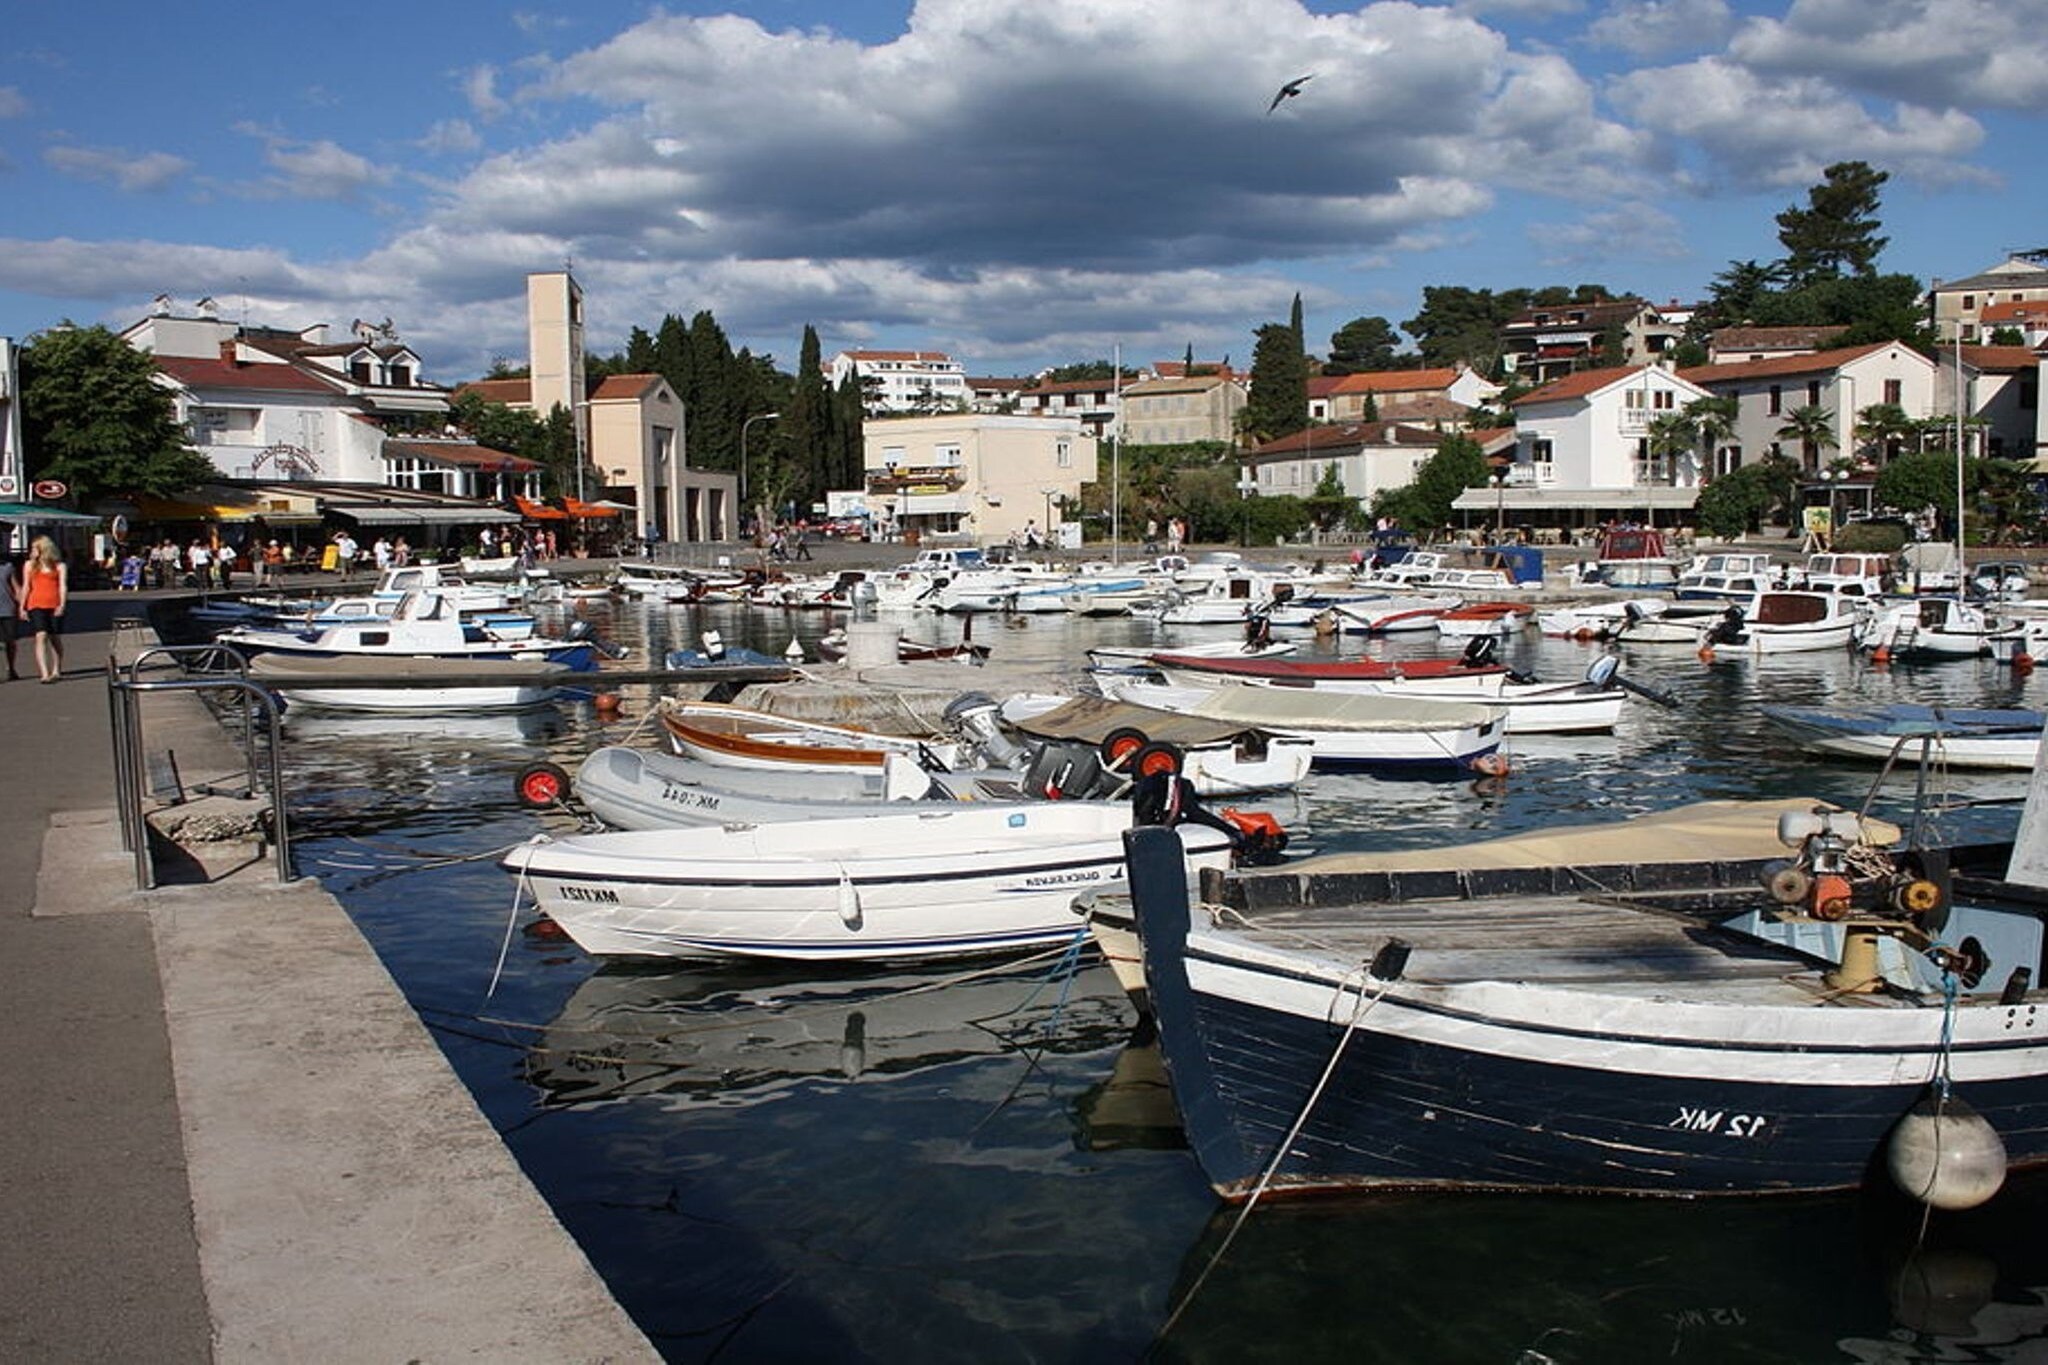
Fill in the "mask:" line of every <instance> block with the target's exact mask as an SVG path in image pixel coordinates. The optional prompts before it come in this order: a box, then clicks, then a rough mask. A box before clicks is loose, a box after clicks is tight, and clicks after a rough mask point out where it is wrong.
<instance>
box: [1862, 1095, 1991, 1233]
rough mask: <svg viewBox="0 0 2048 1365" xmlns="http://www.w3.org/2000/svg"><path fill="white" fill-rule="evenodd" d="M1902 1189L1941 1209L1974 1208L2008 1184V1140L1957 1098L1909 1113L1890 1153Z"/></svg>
mask: <svg viewBox="0 0 2048 1365" xmlns="http://www.w3.org/2000/svg"><path fill="white" fill-rule="evenodd" d="M1885 1165H1886V1167H1887V1168H1888V1169H1889V1170H1890V1171H1891V1176H1892V1179H1893V1180H1894V1181H1895V1182H1896V1183H1897V1184H1898V1187H1899V1188H1900V1189H1902V1190H1904V1191H1905V1192H1906V1193H1907V1194H1910V1195H1912V1196H1913V1197H1914V1198H1915V1199H1917V1200H1919V1201H1920V1202H1921V1203H1923V1204H1928V1205H1931V1206H1933V1207H1934V1208H1937V1209H1974V1208H1976V1207H1977V1206H1978V1205H1979V1204H1982V1203H1983V1202H1984V1201H1985V1200H1987V1199H1989V1198H1991V1196H1992V1195H1994V1194H1997V1193H1998V1189H1999V1186H2001V1185H2003V1184H2004V1183H2005V1142H2004V1141H2003V1140H2002V1139H2001V1138H2000V1137H1999V1136H1998V1130H1997V1129H1996V1128H1993V1127H1992V1126H1991V1125H1990V1124H1989V1123H1988V1122H1986V1121H1985V1119H1984V1116H1983V1115H1981V1114H1979V1113H1978V1112H1977V1111H1976V1110H1975V1109H1972V1108H1971V1107H1970V1106H1969V1105H1968V1104H1967V1103H1965V1102H1964V1101H1962V1100H1960V1099H1957V1098H1956V1097H1955V1096H1953V1095H1951V1096H1950V1097H1949V1098H1948V1099H1946V1100H1940V1099H1937V1098H1935V1097H1934V1096H1933V1095H1932V1094H1928V1095H1923V1096H1921V1097H1920V1101H1919V1103H1917V1104H1915V1105H1914V1106H1913V1107H1912V1108H1911V1109H1909V1110H1907V1111H1906V1115H1905V1117H1904V1118H1902V1119H1900V1120H1899V1125H1898V1127H1896V1128H1894V1129H1892V1139H1891V1142H1890V1144H1889V1145H1888V1146H1887V1148H1886V1149H1885Z"/></svg>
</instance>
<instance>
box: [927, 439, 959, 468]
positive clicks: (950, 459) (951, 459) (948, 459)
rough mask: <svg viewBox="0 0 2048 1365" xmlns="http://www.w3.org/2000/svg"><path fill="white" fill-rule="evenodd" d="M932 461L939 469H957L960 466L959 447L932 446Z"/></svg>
mask: <svg viewBox="0 0 2048 1365" xmlns="http://www.w3.org/2000/svg"><path fill="white" fill-rule="evenodd" d="M932 463H933V464H934V465H937V466H938V467H939V468H940V469H958V468H959V467H960V447H959V446H958V445H941V446H933V447H932Z"/></svg>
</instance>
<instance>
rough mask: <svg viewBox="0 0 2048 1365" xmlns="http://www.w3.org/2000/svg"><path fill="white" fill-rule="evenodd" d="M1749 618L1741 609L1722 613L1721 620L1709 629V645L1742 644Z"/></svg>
mask: <svg viewBox="0 0 2048 1365" xmlns="http://www.w3.org/2000/svg"><path fill="white" fill-rule="evenodd" d="M1747 624H1748V617H1747V616H1745V615H1744V613H1743V610H1742V608H1741V607H1730V608H1728V610H1726V611H1724V612H1722V613H1721V619H1720V620H1718V621H1716V622H1714V624H1713V625H1711V626H1708V627H1707V637H1706V640H1707V643H1708V644H1710V645H1736V644H1741V643H1742V637H1743V634H1744V631H1743V627H1744V626H1745V625H1747Z"/></svg>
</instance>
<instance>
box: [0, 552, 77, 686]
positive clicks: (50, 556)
mask: <svg viewBox="0 0 2048 1365" xmlns="http://www.w3.org/2000/svg"><path fill="white" fill-rule="evenodd" d="M70 605H71V572H70V570H69V569H68V568H66V567H65V564H64V556H63V555H61V554H60V553H58V551H57V545H56V542H54V541H52V540H51V539H50V538H49V537H48V536H37V537H36V538H35V540H34V541H33V542H31V543H30V545H29V548H28V553H27V554H26V555H22V554H18V553H17V554H11V555H9V556H8V557H7V561H6V567H5V570H4V571H0V642H4V643H5V645H6V650H7V680H8V681H9V682H13V681H14V680H16V679H17V678H19V677H20V676H21V673H20V671H19V668H18V660H17V657H16V656H17V654H18V652H19V641H20V637H21V636H22V635H24V634H26V635H28V636H30V637H31V638H32V639H33V641H34V646H33V647H34V650H35V665H36V675H37V676H36V681H38V682H46V683H53V682H55V681H57V679H58V678H59V677H61V676H62V675H63V672H64V611H65V608H67V607H68V606H70Z"/></svg>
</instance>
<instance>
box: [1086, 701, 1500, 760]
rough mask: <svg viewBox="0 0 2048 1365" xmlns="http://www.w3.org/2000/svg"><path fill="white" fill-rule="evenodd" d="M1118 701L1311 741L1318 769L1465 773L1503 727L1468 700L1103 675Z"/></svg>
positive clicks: (1492, 713)
mask: <svg viewBox="0 0 2048 1365" xmlns="http://www.w3.org/2000/svg"><path fill="white" fill-rule="evenodd" d="M1101 685H1102V687H1103V690H1104V691H1105V692H1110V693H1112V694H1113V695H1114V697H1115V698H1116V699H1117V700H1119V701H1125V702H1129V703H1131V704H1132V705H1135V706H1146V707H1150V708H1152V709H1153V710H1156V711H1170V712H1174V713H1177V714H1180V715H1184V716H1194V717H1199V718H1201V719H1203V720H1212V721H1223V722H1226V723H1229V724H1234V725H1241V726H1244V727H1246V728H1257V729H1260V730H1263V731H1265V732H1266V733H1268V734H1271V735H1275V736H1279V737H1282V738H1291V739H1305V740H1308V741H1309V742H1310V743H1311V744H1312V745H1313V746H1314V758H1313V766H1314V767H1315V768H1317V769H1319V770H1322V771H1339V772H1346V771H1361V772H1363V771H1372V772H1386V773H1401V772H1409V773H1414V774H1418V775H1429V774H1438V775H1442V774H1451V773H1461V772H1471V771H1474V770H1477V769H1478V768H1480V767H1482V766H1484V764H1485V762H1486V761H1487V760H1490V759H1491V758H1492V756H1493V754H1494V752H1495V750H1497V749H1499V748H1500V745H1501V740H1502V739H1503V738H1504V737H1505V736H1506V733H1507V712H1506V711H1505V710H1504V709H1503V708H1502V707H1499V706H1495V705H1492V704H1490V702H1489V703H1488V704H1481V699H1478V698H1474V699H1473V700H1471V701H1455V702H1454V701H1438V700H1422V699H1417V698H1410V697H1406V696H1393V695H1389V694H1386V693H1365V692H1323V691H1318V690H1315V689H1310V688H1300V687H1238V686H1224V687H1175V686H1172V685H1170V684H1166V683H1148V682H1144V681H1141V680H1139V679H1136V678H1114V679H1111V678H1108V677H1105V678H1103V679H1102V680H1101Z"/></svg>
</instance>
